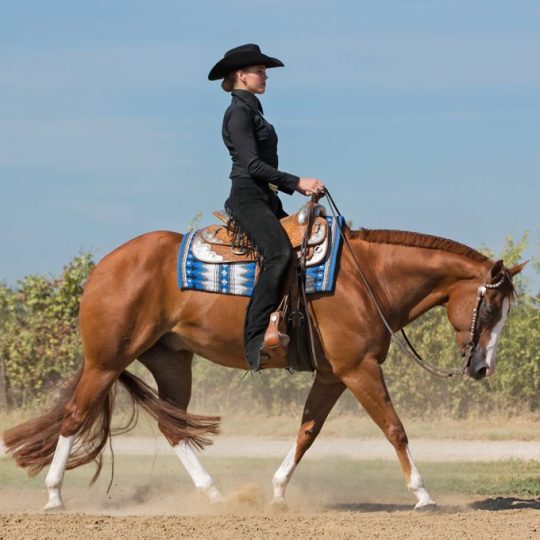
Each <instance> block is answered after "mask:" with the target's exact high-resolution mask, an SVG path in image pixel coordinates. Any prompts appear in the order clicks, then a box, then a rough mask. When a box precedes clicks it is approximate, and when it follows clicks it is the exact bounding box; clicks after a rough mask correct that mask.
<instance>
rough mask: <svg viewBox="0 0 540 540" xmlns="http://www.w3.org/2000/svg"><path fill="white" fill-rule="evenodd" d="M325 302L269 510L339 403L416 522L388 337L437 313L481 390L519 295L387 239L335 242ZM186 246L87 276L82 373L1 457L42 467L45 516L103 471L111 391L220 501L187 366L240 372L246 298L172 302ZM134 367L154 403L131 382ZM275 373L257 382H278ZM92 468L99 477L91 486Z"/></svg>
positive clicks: (315, 304) (406, 242)
mask: <svg viewBox="0 0 540 540" xmlns="http://www.w3.org/2000/svg"><path fill="white" fill-rule="evenodd" d="M342 234H343V239H344V240H345V243H344V245H343V246H342V250H341V252H340V254H339V271H338V274H337V279H336V283H335V286H334V290H333V292H331V293H324V294H323V293H319V294H314V295H312V296H310V297H309V311H310V314H311V317H312V320H313V322H314V330H315V334H316V338H317V349H316V356H317V367H316V372H315V376H314V379H313V384H312V387H311V389H310V392H309V394H308V397H307V400H306V403H305V406H304V409H303V413H302V419H301V423H300V429H299V431H298V435H297V438H296V442H295V443H294V444H293V446H292V448H291V449H290V451H289V452H288V454H287V456H286V457H285V459H284V461H283V463H282V464H281V465H280V466H279V468H278V469H277V470H276V472H275V474H274V476H273V479H272V484H273V502H274V503H276V504H286V503H285V491H286V488H287V485H288V483H289V481H290V479H291V477H292V474H293V471H294V470H295V468H296V467H297V465H298V464H299V462H300V460H301V459H302V457H303V456H304V454H305V453H306V451H307V450H308V449H309V448H310V446H311V445H312V444H313V442H314V441H315V439H316V437H317V435H318V434H319V432H320V431H321V428H322V426H323V424H324V422H325V420H326V418H327V416H328V414H329V413H330V411H331V409H332V408H333V406H334V405H335V403H336V402H337V400H338V398H339V397H340V396H341V395H342V393H343V392H344V391H345V390H346V389H348V390H350V391H351V392H352V393H353V394H354V396H355V397H356V399H357V400H358V401H359V403H360V404H361V405H362V406H363V408H364V409H365V410H366V411H367V413H368V414H369V415H370V417H371V418H372V419H373V421H374V422H375V423H376V424H377V425H378V427H379V428H380V429H381V430H382V432H383V433H384V435H385V436H386V438H387V439H388V441H389V442H390V443H391V444H392V445H393V447H394V449H395V451H396V454H397V457H398V460H399V462H400V465H401V468H402V471H403V475H404V478H405V482H406V485H407V487H408V488H409V490H410V491H411V492H412V493H413V494H414V496H415V497H416V504H415V507H414V508H415V509H417V510H425V509H429V508H434V507H435V502H434V500H433V499H432V498H431V496H430V494H429V493H428V491H427V489H426V487H425V485H424V482H423V479H422V477H421V476H420V473H419V472H418V469H417V467H416V465H415V463H414V461H413V458H412V455H411V452H410V450H409V447H408V438H407V435H406V432H405V429H404V427H403V424H402V422H401V420H400V419H399V417H398V415H397V413H396V411H395V409H394V407H393V404H392V401H391V399H390V396H389V394H388V391H387V388H386V385H385V381H384V377H383V371H382V368H381V364H382V363H383V362H384V360H385V358H386V356H387V353H388V349H389V346H390V342H391V337H392V335H391V333H394V332H397V331H398V330H400V329H402V328H403V327H405V326H406V325H408V324H409V323H410V322H412V321H414V320H415V319H416V318H418V317H420V316H421V315H422V314H424V313H425V312H427V311H428V310H430V309H431V308H433V307H435V306H445V307H446V310H447V315H448V319H449V321H450V323H451V325H452V326H453V329H454V331H455V335H456V338H457V342H458V345H459V347H460V348H461V351H462V354H466V353H467V355H468V362H467V365H466V366H464V371H465V372H466V373H467V374H468V375H470V377H471V378H473V379H482V378H483V377H486V376H489V375H491V374H493V372H494V371H495V353H496V348H497V343H498V340H499V337H500V334H501V331H502V328H503V325H504V323H505V320H506V317H507V314H508V311H509V309H510V305H511V302H512V299H513V295H514V288H513V285H512V278H513V276H515V275H516V274H518V273H519V272H521V270H522V269H523V267H524V266H525V264H526V263H522V264H518V265H516V266H514V267H512V268H506V267H505V266H504V264H503V261H501V260H498V261H494V260H491V259H490V258H488V257H486V256H484V255H482V254H481V253H479V252H478V251H476V250H474V249H472V248H470V247H467V246H465V245H463V244H460V243H458V242H455V241H452V240H448V239H444V238H439V237H436V236H431V235H426V234H420V233H411V232H404V231H392V230H368V229H360V230H352V229H350V228H349V227H347V226H346V225H344V226H343V229H342ZM181 240H182V235H181V234H178V233H174V232H168V231H156V232H150V233H146V234H143V235H141V236H138V237H136V238H134V239H132V240H130V241H128V242H127V243H125V244H123V245H122V246H120V247H118V248H117V249H115V250H114V251H112V252H111V253H109V254H108V255H106V256H105V257H104V258H103V259H102V260H101V261H100V262H99V263H98V264H97V265H96V266H95V267H94V269H93V270H92V272H91V274H90V276H89V278H88V280H87V282H86V284H85V287H84V291H83V294H82V297H81V301H80V309H79V329H80V336H81V340H82V346H83V353H84V360H83V366H82V368H81V370H80V372H79V373H78V374H77V375H76V376H74V378H73V380H72V381H71V383H70V384H68V385H67V386H66V389H65V391H64V393H63V394H62V395H60V396H59V397H58V400H57V403H56V405H55V406H54V407H53V408H52V410H50V411H49V412H47V413H45V414H43V415H42V416H40V417H38V418H35V419H32V420H29V421H28V422H26V423H23V424H21V425H19V426H16V427H14V428H12V429H11V430H8V431H7V432H5V434H4V445H5V448H6V451H7V452H8V453H9V454H11V455H12V456H13V458H14V459H15V461H16V463H17V464H18V465H19V466H21V467H26V468H28V469H29V473H30V474H35V473H37V472H39V471H40V470H41V469H43V468H44V467H46V466H47V465H49V464H50V468H49V470H48V473H47V475H46V479H45V483H46V486H47V490H48V500H47V503H46V505H45V510H49V511H50V510H58V509H62V508H64V503H63V499H62V495H61V487H62V483H63V479H64V473H65V471H66V469H72V468H74V467H77V466H79V465H82V464H85V463H89V462H90V461H92V460H94V461H98V465H100V463H101V462H100V457H101V455H102V451H103V448H104V446H105V444H106V442H107V441H108V440H109V438H110V436H111V415H112V409H113V396H114V390H115V385H116V383H117V382H119V383H120V384H121V385H123V386H124V387H125V388H126V389H127V390H128V392H129V394H130V396H131V397H132V398H133V400H134V403H135V404H138V405H140V406H141V407H143V408H144V409H145V410H146V411H148V412H149V413H150V414H151V415H152V416H153V417H154V418H155V419H156V420H157V423H158V427H159V429H160V431H161V432H162V433H163V435H164V436H165V437H166V438H167V440H168V441H169V443H170V444H171V446H172V448H173V450H174V452H175V453H176V454H177V456H178V458H179V459H180V460H181V462H182V463H183V465H184V466H185V468H186V470H187V472H188V473H189V475H190V477H191V479H192V480H193V483H194V485H195V487H196V488H197V490H199V491H200V492H202V493H204V494H206V495H207V496H208V498H209V499H210V501H214V502H215V501H219V500H221V494H220V492H219V490H218V489H217V488H216V486H215V484H214V481H213V479H212V477H211V476H210V475H209V474H208V472H207V471H206V470H205V469H204V467H203V465H202V464H201V463H200V461H199V458H198V455H197V452H196V449H197V448H198V449H202V448H203V447H204V446H205V445H207V444H209V443H210V442H211V441H210V440H209V436H210V435H213V434H216V433H217V432H218V426H219V420H220V419H219V417H213V416H197V415H193V414H191V413H188V412H187V407H188V404H189V401H190V395H191V385H192V374H191V362H192V357H193V355H194V354H197V355H199V356H201V357H202V358H205V359H208V360H210V361H211V362H214V363H216V364H219V365H222V366H227V367H232V368H237V369H241V370H248V369H249V365H248V364H247V362H246V359H245V357H244V354H243V345H242V343H243V339H242V338H243V336H242V331H243V321H244V314H245V310H246V306H247V302H248V298H246V297H242V296H230V295H222V294H216V293H208V292H202V291H196V290H180V289H179V288H178V285H177V278H176V259H177V252H178V249H179V245H180V243H181ZM136 359H137V360H139V361H140V362H141V363H142V364H144V366H146V368H148V370H149V371H150V372H151V374H152V375H153V377H154V379H155V382H156V384H157V392H156V391H155V390H154V389H153V388H152V387H150V386H149V385H147V384H146V383H145V382H143V381H142V380H141V379H140V378H138V377H136V376H134V375H133V374H131V373H130V372H129V371H126V368H127V367H128V366H129V365H130V364H131V363H132V362H133V361H134V360H136ZM283 367H284V366H283V365H281V364H280V361H278V360H273V359H270V360H269V361H268V363H267V365H265V368H283ZM99 468H100V467H98V470H97V472H96V475H97V474H99Z"/></svg>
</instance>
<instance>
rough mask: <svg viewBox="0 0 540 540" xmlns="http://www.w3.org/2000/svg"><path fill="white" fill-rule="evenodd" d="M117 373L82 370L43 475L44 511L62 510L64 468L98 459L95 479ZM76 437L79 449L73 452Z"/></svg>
mask: <svg viewBox="0 0 540 540" xmlns="http://www.w3.org/2000/svg"><path fill="white" fill-rule="evenodd" d="M117 377H118V372H114V371H104V370H101V369H99V368H88V367H85V369H84V370H83V372H82V375H81V378H80V380H79V382H78V384H77V387H76V388H75V392H74V394H73V397H72V399H71V400H70V401H69V402H68V403H67V405H66V406H65V414H64V418H63V421H62V425H61V428H60V436H59V437H58V442H57V445H56V450H55V452H54V456H53V459H52V462H51V465H50V467H49V470H48V472H47V476H46V477H45V485H46V486H47V491H48V501H47V504H46V505H45V508H44V509H45V510H46V511H51V510H60V509H63V507H64V503H63V500H62V495H61V488H62V484H63V481H64V474H65V471H66V469H67V468H70V469H73V468H75V467H78V466H80V465H83V464H86V463H89V462H90V461H92V460H95V459H98V460H99V461H98V470H97V472H96V474H95V475H94V480H95V479H96V478H97V476H98V474H99V471H100V469H101V460H100V459H99V456H100V455H101V451H102V449H103V447H104V446H105V444H106V442H107V439H108V438H109V435H110V419H111V412H112V403H111V397H110V395H109V391H110V389H111V386H112V385H113V383H114V381H115V380H116V378H117ZM76 439H80V440H81V442H82V444H81V445H80V448H76V449H75V451H73V447H74V445H75V443H76Z"/></svg>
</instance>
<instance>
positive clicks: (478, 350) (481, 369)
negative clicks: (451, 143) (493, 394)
mask: <svg viewBox="0 0 540 540" xmlns="http://www.w3.org/2000/svg"><path fill="white" fill-rule="evenodd" d="M467 370H468V372H469V375H470V376H471V377H472V378H473V379H474V380H475V381H479V380H480V379H483V378H484V377H486V376H488V375H490V374H491V373H490V369H489V364H488V362H487V361H486V351H485V350H484V348H483V347H481V346H480V345H477V346H476V347H475V348H474V349H473V351H472V355H471V361H470V362H469V365H468V367H467Z"/></svg>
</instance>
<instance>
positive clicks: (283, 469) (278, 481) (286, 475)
mask: <svg viewBox="0 0 540 540" xmlns="http://www.w3.org/2000/svg"><path fill="white" fill-rule="evenodd" d="M295 456H296V443H295V444H294V445H293V447H292V448H291V449H290V450H289V453H288V454H287V457H286V458H285V459H284V460H283V463H282V464H281V465H280V466H279V468H278V470H277V471H276V472H275V473H274V478H273V479H272V485H273V486H274V501H283V500H284V499H285V490H286V489H287V485H288V483H289V480H290V479H291V476H292V473H293V471H294V469H296V465H297V464H296V463H295V461H294V459H295Z"/></svg>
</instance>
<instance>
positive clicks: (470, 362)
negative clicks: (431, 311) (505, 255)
mask: <svg viewBox="0 0 540 540" xmlns="http://www.w3.org/2000/svg"><path fill="white" fill-rule="evenodd" d="M526 264H527V261H526V262H524V263H521V264H518V265H516V266H514V267H512V268H506V267H505V266H504V264H503V261H502V260H499V261H497V262H495V264H493V266H492V267H491V269H490V270H489V272H488V274H487V276H486V278H485V280H484V282H483V283H481V284H479V283H477V282H471V280H462V281H459V282H457V283H456V284H455V285H454V286H453V287H452V288H451V291H450V294H449V297H448V302H447V314H448V318H449V320H450V322H451V324H452V326H453V327H454V329H455V331H456V337H457V341H458V344H459V346H460V348H461V351H462V354H463V356H464V357H465V358H466V360H467V363H466V368H465V371H466V372H468V374H469V375H470V376H471V377H472V378H473V379H476V380H479V379H482V378H484V377H486V376H487V377H489V376H490V375H492V374H493V373H494V372H495V355H496V352H497V345H498V343H499V338H500V335H501V331H502V329H503V326H504V323H505V321H506V316H507V314H508V311H509V310H510V306H511V304H512V302H513V299H514V286H513V284H512V278H513V277H514V276H515V275H516V274H518V273H519V272H521V270H523V268H524V266H525V265H526Z"/></svg>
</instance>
